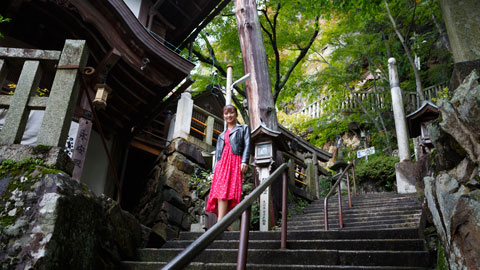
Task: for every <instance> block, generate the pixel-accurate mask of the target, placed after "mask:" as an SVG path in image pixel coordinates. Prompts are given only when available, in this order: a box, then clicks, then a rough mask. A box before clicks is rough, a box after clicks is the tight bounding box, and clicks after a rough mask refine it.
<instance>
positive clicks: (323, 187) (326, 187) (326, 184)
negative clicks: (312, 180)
mask: <svg viewBox="0 0 480 270" xmlns="http://www.w3.org/2000/svg"><path fill="white" fill-rule="evenodd" d="M318 183H319V187H318V188H319V191H320V197H326V196H327V195H328V192H329V191H330V189H331V183H330V181H329V180H328V179H325V180H320V181H319V182H318Z"/></svg>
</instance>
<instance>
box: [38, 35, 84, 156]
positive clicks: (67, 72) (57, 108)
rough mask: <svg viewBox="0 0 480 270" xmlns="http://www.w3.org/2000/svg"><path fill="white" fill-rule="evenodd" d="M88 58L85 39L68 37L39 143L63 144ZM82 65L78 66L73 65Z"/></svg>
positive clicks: (39, 135) (49, 98)
mask: <svg viewBox="0 0 480 270" xmlns="http://www.w3.org/2000/svg"><path fill="white" fill-rule="evenodd" d="M87 59H88V48H87V42H86V41H85V40H68V39H67V40H66V41H65V46H64V47H63V51H62V54H61V56H60V60H59V61H58V66H57V72H56V74H55V79H54V81H53V85H52V89H51V91H50V96H49V97H48V101H47V108H46V109H45V115H44V116H43V120H42V125H41V126H40V130H39V131H38V139H37V144H44V145H52V146H59V147H63V146H64V145H65V141H66V140H67V136H68V130H69V128H70V123H71V121H72V116H73V111H74V110H75V104H76V103H77V97H78V89H79V85H78V84H79V80H81V78H80V76H81V75H80V72H79V69H80V70H81V69H82V68H83V67H84V66H85V64H86V63H87ZM72 66H75V67H76V66H78V69H77V68H73V69H72V68H71V67H72Z"/></svg>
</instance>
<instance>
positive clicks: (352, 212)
mask: <svg viewBox="0 0 480 270" xmlns="http://www.w3.org/2000/svg"><path fill="white" fill-rule="evenodd" d="M421 212H422V210H421V209H420V208H418V209H417V208H406V209H395V210H392V209H382V210H376V211H375V210H369V209H364V210H360V209H353V208H343V209H342V214H343V215H344V216H382V215H383V216H395V215H411V214H419V213H421ZM328 215H329V216H334V215H335V216H338V208H335V209H329V211H328ZM302 217H305V218H306V219H312V218H318V217H323V210H322V211H318V212H313V211H312V212H307V213H304V214H299V215H292V217H291V218H302Z"/></svg>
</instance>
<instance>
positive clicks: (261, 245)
mask: <svg viewBox="0 0 480 270" xmlns="http://www.w3.org/2000/svg"><path fill="white" fill-rule="evenodd" d="M192 242H193V240H175V241H169V242H167V243H165V245H163V247H162V248H186V247H187V246H188V245H190V244H191V243H192ZM238 245H239V240H216V241H214V242H213V243H212V244H211V245H210V246H208V248H209V249H237V248H238ZM424 246H425V241H424V240H422V239H345V240H293V239H292V240H288V241H287V248H288V249H338V250H349V249H352V247H355V248H356V249H358V250H422V249H423V248H424ZM248 248H249V249H278V248H280V241H279V240H253V241H249V243H248Z"/></svg>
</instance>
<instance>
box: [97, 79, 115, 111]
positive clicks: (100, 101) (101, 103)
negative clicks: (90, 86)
mask: <svg viewBox="0 0 480 270" xmlns="http://www.w3.org/2000/svg"><path fill="white" fill-rule="evenodd" d="M95 88H96V89H97V93H96V95H95V98H94V99H93V106H94V107H95V109H97V110H105V107H107V98H108V95H109V94H110V93H111V92H112V88H110V86H108V85H107V84H103V83H99V84H97V85H95Z"/></svg>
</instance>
